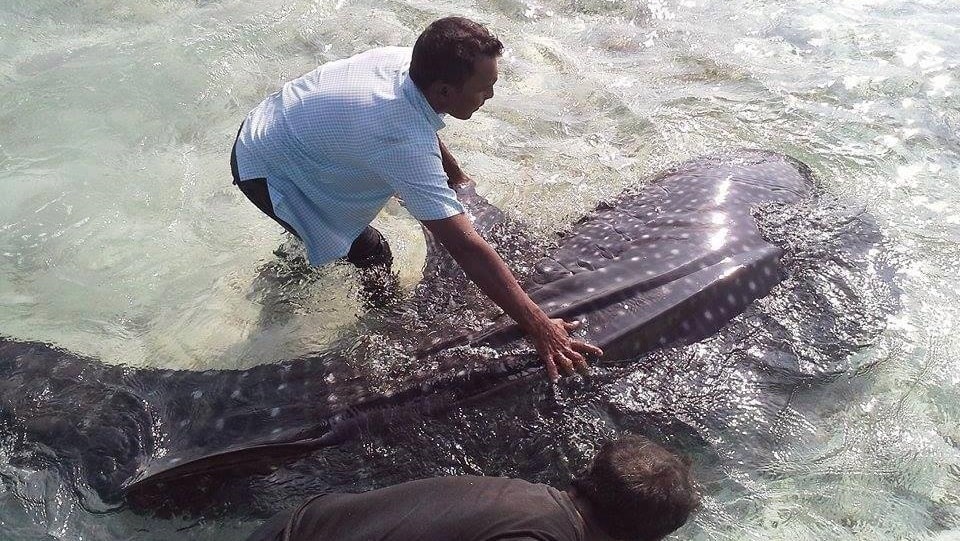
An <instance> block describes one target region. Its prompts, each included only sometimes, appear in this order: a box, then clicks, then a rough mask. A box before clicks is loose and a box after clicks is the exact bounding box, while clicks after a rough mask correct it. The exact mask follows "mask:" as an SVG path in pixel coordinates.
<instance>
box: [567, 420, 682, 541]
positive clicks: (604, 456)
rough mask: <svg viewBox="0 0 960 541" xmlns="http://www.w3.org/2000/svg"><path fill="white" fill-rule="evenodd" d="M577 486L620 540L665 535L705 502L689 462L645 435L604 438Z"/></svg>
mask: <svg viewBox="0 0 960 541" xmlns="http://www.w3.org/2000/svg"><path fill="white" fill-rule="evenodd" d="M573 488H574V494H575V496H576V497H577V499H582V500H585V501H586V502H587V503H588V504H589V506H590V508H589V510H588V515H589V516H590V517H591V520H592V521H593V522H594V524H595V526H597V527H599V528H600V529H601V530H603V532H604V533H605V534H606V535H608V536H609V537H612V538H614V539H618V540H629V541H657V540H659V539H662V538H664V537H666V536H667V535H668V534H670V532H672V531H674V530H676V529H677V528H679V527H680V526H682V525H683V524H684V523H685V522H686V521H687V519H688V518H689V516H690V513H692V512H693V511H694V510H695V509H696V508H697V507H698V506H699V504H700V497H699V495H698V493H697V488H696V484H695V483H694V481H693V476H692V475H691V473H690V464H689V462H688V461H686V460H681V459H680V458H679V457H677V456H676V455H673V454H671V453H670V452H669V451H667V450H666V449H664V448H663V447H661V446H659V445H657V444H655V443H653V442H651V441H650V440H648V439H646V438H643V437H640V436H628V437H626V438H623V439H620V440H617V441H613V442H608V443H607V444H605V445H604V446H603V447H602V448H601V449H600V453H598V454H597V456H596V457H594V459H593V464H592V465H591V466H590V469H589V470H588V471H587V472H585V473H584V474H583V475H582V476H580V477H579V478H577V479H575V480H574V482H573Z"/></svg>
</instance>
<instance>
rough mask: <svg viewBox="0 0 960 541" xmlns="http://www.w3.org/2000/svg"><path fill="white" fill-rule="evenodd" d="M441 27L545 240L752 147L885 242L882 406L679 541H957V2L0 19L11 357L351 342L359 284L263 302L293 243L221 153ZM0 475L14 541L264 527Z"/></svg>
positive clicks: (592, 4) (23, 4)
mask: <svg viewBox="0 0 960 541" xmlns="http://www.w3.org/2000/svg"><path fill="white" fill-rule="evenodd" d="M451 13H457V14H463V15H466V16H469V17H472V18H475V19H477V20H480V21H482V22H484V23H486V24H488V25H489V26H490V27H491V29H493V30H494V31H495V32H496V33H497V34H498V35H499V36H500V37H501V39H502V40H503V41H504V43H505V44H506V45H507V50H506V52H505V55H504V58H503V59H502V61H501V79H500V81H501V82H500V83H499V84H498V87H497V96H496V98H495V99H494V100H492V101H490V102H488V104H487V105H486V106H485V107H484V109H482V110H481V111H480V112H479V113H477V115H475V117H474V118H473V119H471V120H470V121H467V122H458V121H454V120H451V121H450V122H449V123H448V128H446V129H445V130H444V131H443V132H442V135H443V137H444V138H445V140H446V141H447V142H448V145H449V146H450V147H451V149H452V150H453V152H454V153H455V155H457V156H458V158H459V159H460V161H461V162H462V165H463V166H464V168H465V169H466V170H467V172H468V173H469V174H471V175H472V176H473V177H474V179H475V180H477V182H478V184H479V187H480V191H481V192H483V193H485V194H486V195H487V197H488V198H489V199H490V200H491V201H492V202H493V203H495V204H497V205H498V206H500V207H502V208H504V209H506V210H508V211H509V212H510V213H511V214H513V215H515V216H517V217H520V218H522V219H524V220H525V221H526V222H528V223H530V224H531V225H532V226H533V227H534V228H536V229H537V230H539V231H540V232H542V233H549V232H551V231H553V230H556V229H559V228H562V227H563V226H564V225H565V224H567V223H569V222H570V221H571V220H572V219H575V218H576V217H577V216H579V215H580V214H582V213H583V212H585V211H587V210H589V209H590V208H592V207H593V205H594V204H595V203H596V201H597V200H599V199H601V198H603V197H606V196H612V195H615V194H616V193H618V192H619V191H620V190H621V189H622V188H624V187H626V186H630V185H633V184H634V183H636V181H637V180H638V179H640V178H643V177H646V176H648V175H650V174H651V173H653V172H656V171H658V170H660V169H662V168H663V167H665V166H666V165H669V164H671V163H675V162H678V161H681V160H683V159H686V158H689V157H692V156H696V155H700V154H703V153H707V152H711V151H716V150H722V149H725V148H735V147H742V146H749V147H761V148H767V149H771V150H777V151H780V152H785V153H787V154H790V155H792V156H795V157H797V158H799V159H802V160H803V161H805V162H806V163H808V164H809V165H810V166H811V167H812V168H813V170H814V172H815V173H816V174H817V176H818V178H819V179H820V180H821V181H822V182H823V184H824V185H825V186H826V187H827V188H828V189H829V190H830V191H831V192H833V193H836V194H839V195H841V196H843V197H845V198H847V199H848V200H851V201H854V202H856V204H858V205H861V206H863V207H864V208H865V210H866V211H867V212H868V213H869V214H871V215H872V216H874V217H875V219H876V220H877V221H878V222H879V224H880V226H881V228H882V230H883V231H884V233H885V234H886V235H887V236H888V237H889V239H890V245H891V248H890V249H891V250H892V251H893V252H894V253H895V259H896V261H897V262H898V265H897V277H896V279H897V283H898V284H899V286H900V287H901V288H902V296H901V302H902V304H903V309H902V310H900V311H898V312H897V313H895V314H894V315H892V316H891V317H890V318H889V320H888V322H887V327H886V331H885V332H884V333H883V335H882V337H881V339H880V340H879V341H878V342H877V343H875V344H872V345H870V347H868V348H866V349H864V350H863V351H861V352H860V353H858V355H860V356H861V357H862V359H861V362H862V364H863V365H869V366H872V371H873V372H872V374H871V379H870V385H869V388H868V389H867V390H866V391H864V392H859V393H855V394H854V395H853V396H851V397H849V399H846V400H838V401H837V402H835V403H829V404H821V405H820V409H819V410H818V415H817V416H815V417H811V421H810V423H809V424H808V425H805V426H803V427H802V428H800V429H798V433H797V438H796V441H797V443H796V445H784V446H782V447H781V448H778V449H775V450H772V451H771V453H770V456H768V457H767V458H768V462H767V463H766V464H764V465H763V467H762V475H761V476H758V477H756V478H752V479H750V480H749V482H746V481H744V484H745V485H746V486H747V490H746V491H735V492H732V493H725V492H723V491H722V490H715V491H714V492H712V493H709V494H708V497H707V502H706V503H707V505H706V506H705V509H704V510H703V512H702V513H701V514H700V515H699V517H698V518H697V520H696V521H695V522H694V523H693V524H692V525H690V526H688V527H687V528H685V529H684V530H683V531H681V532H680V534H679V537H680V538H689V539H769V538H778V539H798V540H799V539H937V540H946V539H956V538H960V392H958V390H957V384H958V382H960V340H958V338H957V334H958V333H957V331H958V330H960V323H958V315H960V293H958V290H957V287H956V285H955V282H956V279H957V278H958V277H960V263H958V262H960V248H958V243H960V178H958V177H960V143H958V140H960V139H958V131H960V71H958V69H957V66H958V63H960V41H958V40H957V39H956V37H955V36H956V35H957V33H958V31H960V4H958V3H957V2H933V1H927V2H920V1H918V2H908V1H900V0H891V1H879V0H878V1H869V0H863V1H856V0H851V1H845V2H825V1H824V2H812V1H806V2H805V1H795V2H789V3H787V2H760V1H746V0H743V1H729V2H704V1H699V0H697V1H649V2H642V1H635V2H627V1H617V0H612V1H611V0H584V1H576V0H566V1H560V0H557V1H547V0H544V1H540V2H534V1H527V2H525V1H511V0H491V1H484V2H453V1H450V2H426V1H410V0H408V1H391V2H358V1H348V0H339V1H314V2H303V1H293V2H290V1H285V2H279V1H275V0H257V1H249V2H235V1H227V0H225V1H221V2H214V1H210V2H203V1H197V2H178V1H153V2H121V1H111V0H89V1H84V2H54V1H47V0H30V1H11V0H0V81H2V82H0V126H2V130H0V186H2V187H3V188H4V190H3V193H4V197H2V198H0V332H2V334H4V335H7V336H12V337H15V338H18V339H23V340H39V341H46V342H50V343H54V344H57V345H60V346H63V347H65V348H68V349H70V350H72V351H76V352H80V353H83V354H86V355H90V356H94V357H98V358H100V359H103V360H104V361H106V362H112V363H123V364H128V365H132V366H162V367H182V368H195V369H206V368H237V367H248V366H252V365H255V364H259V363H261V362H265V361H268V360H274V359H279V358H289V357H294V356H297V355H300V354H303V353H306V352H310V351H314V350H316V349H318V348H322V347H323V346H324V345H327V344H329V343H331V342H332V341H333V340H335V339H337V338H339V337H340V336H341V335H342V334H343V333H344V332H345V331H346V330H348V329H350V328H351V326H352V325H353V324H354V322H355V321H356V318H357V314H358V311H359V306H358V305H357V303H356V301H355V300H353V299H354V298H355V297H354V295H353V290H354V289H355V288H356V285H355V283H354V282H353V281H352V280H351V279H350V276H349V272H348V271H347V270H344V269H330V270H325V271H323V272H321V275H320V276H319V277H318V278H317V279H315V280H311V281H308V282H306V283H298V282H293V283H288V284H285V285H284V286H283V288H282V290H281V292H280V294H279V296H278V295H276V294H273V295H270V294H267V293H265V292H264V288H263V287H262V286H261V285H260V284H258V283H257V279H256V277H257V275H258V269H259V268H260V267H262V266H263V265H264V264H266V263H268V262H270V261H272V260H273V259H274V256H273V254H272V251H273V250H274V249H276V248H277V246H278V245H279V244H281V243H282V242H283V241H284V238H283V236H282V235H281V232H280V230H279V228H276V227H274V226H273V225H272V224H271V223H270V222H269V221H268V219H266V218H265V217H263V216H261V215H259V214H258V212H257V211H256V209H254V208H253V207H252V206H251V205H249V203H247V202H246V201H245V200H244V199H243V198H242V196H241V195H240V194H239V193H238V192H237V191H236V189H235V188H234V187H232V186H231V185H230V183H229V168H228V165H227V159H228V157H229V149H230V144H231V143H232V137H233V135H234V134H235V132H236V128H237V125H238V124H239V122H240V120H241V119H242V118H243V116H244V115H245V114H246V112H247V111H248V110H249V109H250V108H251V107H253V106H254V105H256V104H257V103H258V102H259V100H260V99H262V97H263V96H264V95H266V94H267V93H269V92H271V91H273V90H274V89H276V88H277V87H278V85H279V84H281V83H282V82H283V81H285V80H287V79H289V78H292V77H295V76H297V75H299V74H301V73H303V72H305V71H307V70H309V69H312V68H313V67H314V66H315V65H317V64H318V63H321V62H324V61H327V60H331V59H335V58H340V57H344V56H347V55H350V54H352V53H355V52H359V51H362V50H364V49H366V48H369V47H373V46H379V45H395V44H411V43H412V42H413V40H414V39H415V38H416V36H417V34H418V33H419V31H420V29H422V27H423V26H424V25H425V24H427V23H428V22H429V21H430V20H432V19H434V18H436V17H439V16H443V15H447V14H451ZM378 223H379V227H381V229H382V230H383V231H384V232H385V233H386V234H387V235H388V237H389V238H390V241H391V244H392V246H393V247H394V252H395V254H396V256H397V259H398V268H399V270H400V274H401V279H402V281H403V283H404V284H405V285H406V286H407V287H408V288H409V287H412V285H413V284H414V283H415V282H416V280H417V278H418V273H419V270H420V268H421V265H422V263H423V257H424V252H425V248H424V246H423V241H422V239H421V236H420V233H419V229H418V226H417V224H416V223H415V222H414V221H413V220H412V219H411V218H410V217H409V216H407V215H406V214H405V213H404V212H403V211H402V209H400V208H399V207H398V206H396V205H391V206H388V207H387V209H385V211H384V213H383V214H382V215H381V216H380V217H379V218H378ZM270 303H282V304H283V305H284V306H286V307H288V309H287V310H285V311H284V317H282V318H275V317H265V316H264V314H265V313H266V312H268V311H266V310H265V309H264V307H265V306H266V305H268V304H270ZM3 453H6V451H0V454H3ZM5 458H6V457H5ZM4 462H6V460H5V461H4ZM726 473H727V474H729V475H731V476H734V473H735V472H732V471H728V472H726ZM0 474H2V478H3V481H4V483H3V486H2V493H0V522H2V525H0V537H2V538H3V539H7V538H9V539H18V540H19V539H50V538H55V539H126V538H131V537H134V536H137V537H141V538H142V537H146V538H156V539H165V538H166V539H169V538H170V537H172V536H174V535H182V536H186V537H189V538H196V539H235V538H237V537H238V536H239V535H241V534H242V533H244V532H246V531H248V530H249V529H250V528H252V527H253V526H254V525H255V524H256V519H253V518H237V519H208V520H199V521H198V520H197V519H196V518H193V519H189V520H188V519H160V518H154V517H146V516H140V515H136V514H133V513H130V512H127V511H122V510H115V509H111V508H109V507H108V506H104V507H103V508H99V507H98V506H97V505H96V504H91V503H89V501H90V500H89V499H86V500H83V501H85V502H87V503H85V504H84V505H81V504H80V503H79V501H81V499H80V498H78V496H77V495H76V494H74V493H73V492H72V490H71V489H70V488H68V487H69V485H68V484H67V483H66V482H64V481H61V480H59V479H56V478H51V477H49V476H40V475H37V474H36V472H31V471H27V470H22V469H19V468H14V467H12V466H7V467H6V468H5V469H4V470H3V471H2V472H0ZM94 500H95V498H94ZM178 532H180V533H178Z"/></svg>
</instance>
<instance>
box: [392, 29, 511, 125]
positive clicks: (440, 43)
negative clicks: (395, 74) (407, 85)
mask: <svg viewBox="0 0 960 541" xmlns="http://www.w3.org/2000/svg"><path fill="white" fill-rule="evenodd" d="M502 53H503V44H502V43H500V40H498V39H497V38H496V37H494V36H493V34H491V33H490V32H489V31H487V29H486V28H484V27H483V26H481V25H480V24H478V23H475V22H473V21H471V20H470V19H464V18H463V17H446V18H444V19H438V20H436V21H434V22H432V23H430V26H428V27H427V29H426V30H424V31H423V33H422V34H420V37H419V38H417V43H416V44H414V46H413V58H412V59H411V60H410V78H411V79H413V82H414V83H416V85H417V88H419V89H420V91H421V92H423V94H424V96H426V97H427V101H429V102H430V105H431V106H433V108H434V109H435V110H436V111H437V112H440V113H449V114H450V115H452V116H453V117H455V118H459V119H461V120H466V119H468V118H470V117H471V116H472V115H473V113H475V112H476V111H477V109H479V108H480V106H481V105H483V102H485V101H486V100H488V99H490V98H492V97H493V85H494V83H496V82H497V58H498V57H499V56H500V55H501V54H502Z"/></svg>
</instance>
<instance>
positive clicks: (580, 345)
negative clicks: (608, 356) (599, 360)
mask: <svg viewBox="0 0 960 541" xmlns="http://www.w3.org/2000/svg"><path fill="white" fill-rule="evenodd" d="M570 347H571V348H573V349H574V350H576V351H579V352H582V353H586V354H587V355H593V356H594V357H603V350H602V349H600V348H598V347H597V346H595V345H593V344H588V343H586V342H580V341H577V340H572V341H571V342H570Z"/></svg>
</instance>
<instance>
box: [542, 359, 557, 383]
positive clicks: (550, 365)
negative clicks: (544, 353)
mask: <svg viewBox="0 0 960 541" xmlns="http://www.w3.org/2000/svg"><path fill="white" fill-rule="evenodd" d="M543 364H544V366H546V367H547V377H548V378H549V379H550V381H552V382H553V383H556V382H557V381H559V380H560V374H558V373H557V365H556V363H554V362H553V359H551V358H550V357H544V359H543Z"/></svg>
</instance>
